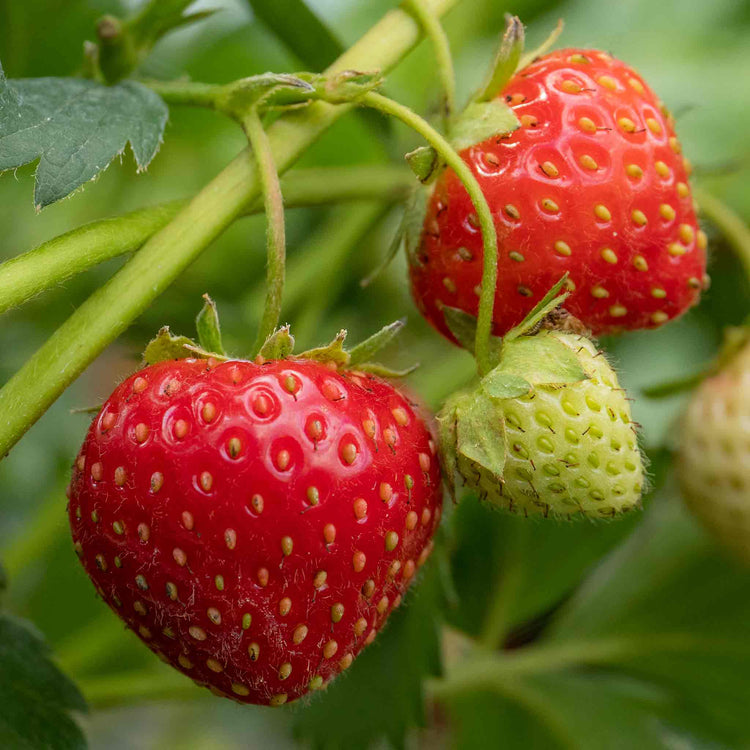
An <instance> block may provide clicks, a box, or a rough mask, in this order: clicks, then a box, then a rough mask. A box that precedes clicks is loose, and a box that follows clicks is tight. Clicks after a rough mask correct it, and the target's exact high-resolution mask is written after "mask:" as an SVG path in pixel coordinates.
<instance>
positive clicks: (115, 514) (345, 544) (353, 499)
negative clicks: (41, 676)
mask: <svg viewBox="0 0 750 750" xmlns="http://www.w3.org/2000/svg"><path fill="white" fill-rule="evenodd" d="M434 452H435V445H434V443H433V441H432V437H431V434H430V432H429V431H428V429H427V427H426V426H425V424H424V422H423V421H422V420H421V419H420V418H419V416H417V414H416V413H415V411H414V409H413V408H412V405H411V404H410V403H409V402H408V401H407V400H406V398H405V397H404V396H403V395H402V394H401V393H399V392H398V391H397V390H396V389H395V388H393V387H392V386H391V385H389V384H387V383H386V382H385V381H383V380H380V379H378V378H375V377H373V376H370V375H365V374H362V373H358V372H351V371H349V372H346V371H344V372H337V371H336V370H335V369H331V367H329V366H327V365H324V364H321V363H318V362H314V361H310V360H304V359H288V360H273V361H267V362H265V363H263V364H257V363H252V362H246V361H237V360H230V361H227V362H223V363H221V364H219V363H218V361H217V360H216V359H208V360H205V359H203V360H199V359H183V360H178V361H167V362H161V363H159V364H155V365H152V366H151V367H148V368H146V369H144V370H141V371H140V372H139V373H137V374H136V375H134V376H132V377H130V378H128V379H127V380H126V381H125V382H124V383H122V384H121V385H120V386H119V387H118V388H117V389H116V390H115V392H114V393H113V394H112V396H111V397H110V398H109V400H108V401H107V402H106V403H105V404H104V406H103V408H102V410H101V412H100V413H99V415H98V416H97V417H96V418H95V419H94V421H93V423H92V425H91V428H90V430H89V433H88V435H87V437H86V440H85V442H84V444H83V448H82V449H81V452H80V455H79V456H78V460H77V461H76V465H75V468H74V474H73V481H72V483H71V486H70V490H69V497H70V505H69V513H70V523H71V527H72V531H73V539H74V542H75V548H76V551H77V553H78V555H79V556H80V558H81V560H82V562H83V565H84V567H85V568H86V571H87V572H88V574H89V576H90V577H91V578H92V580H93V582H94V585H95V586H96V588H97V590H98V591H99V593H100V594H101V596H102V598H103V599H104V600H105V601H106V602H107V603H108V604H109V605H110V606H111V607H112V608H113V609H114V611H115V612H117V614H118V615H119V616H120V617H122V619H123V620H125V622H126V623H127V625H128V626H129V627H130V628H132V629H133V630H135V631H136V632H137V633H138V635H139V636H140V637H141V639H142V640H143V641H144V642H145V643H146V644H147V645H148V646H149V648H151V649H152V650H153V651H155V652H156V653H157V654H159V655H160V656H161V657H162V658H163V659H165V660H166V661H167V662H169V663H170V664H172V665H173V666H175V667H176V668H177V669H179V670H180V671H181V672H184V673H185V674H186V675H189V676H190V677H192V678H193V679H194V680H195V681H196V682H198V683H199V684H201V685H206V686H208V687H209V688H210V689H211V690H212V691H213V692H215V693H217V694H220V695H224V696H229V697H232V698H234V699H236V700H238V701H242V702H246V703H262V704H270V705H279V704H281V703H284V702H286V701H291V700H294V699H295V698H299V697H300V696H301V695H303V694H304V693H306V692H307V691H308V690H312V689H315V688H319V687H321V686H323V685H325V684H326V683H327V682H328V681H329V680H330V679H331V678H333V677H335V676H336V675H337V674H338V673H339V672H340V671H342V670H343V669H346V668H347V667H348V666H349V665H350V664H351V663H352V660H353V659H354V658H355V657H356V656H357V654H358V653H359V651H360V650H361V649H362V648H363V647H364V646H366V645H368V644H369V643H371V642H372V640H373V638H374V637H375V634H376V633H377V631H378V630H380V628H382V627H383V624H384V623H385V621H386V619H387V617H388V614H389V613H390V611H391V610H392V609H393V608H394V607H397V606H398V605H399V603H400V602H401V597H402V594H403V593H404V591H405V590H406V589H407V587H408V585H409V583H410V582H411V580H412V579H413V576H414V574H415V571H416V569H417V567H418V566H419V565H421V564H422V563H423V562H424V561H425V559H426V558H427V556H428V555H429V553H430V550H431V548H432V542H431V541H430V539H431V537H432V534H433V532H434V531H435V528H436V527H437V524H438V522H439V519H440V501H441V487H440V473H439V467H438V462H437V459H436V458H435V455H434Z"/></svg>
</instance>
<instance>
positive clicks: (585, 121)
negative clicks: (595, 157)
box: [578, 117, 596, 133]
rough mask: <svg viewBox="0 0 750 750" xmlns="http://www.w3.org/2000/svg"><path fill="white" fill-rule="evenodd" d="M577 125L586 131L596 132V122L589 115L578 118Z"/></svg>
mask: <svg viewBox="0 0 750 750" xmlns="http://www.w3.org/2000/svg"><path fill="white" fill-rule="evenodd" d="M578 127H579V128H581V130H583V131H584V132H586V133H596V123H595V122H594V121H593V120H592V119H591V118H590V117H582V118H581V119H580V120H578Z"/></svg>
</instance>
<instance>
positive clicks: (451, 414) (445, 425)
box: [435, 393, 466, 502]
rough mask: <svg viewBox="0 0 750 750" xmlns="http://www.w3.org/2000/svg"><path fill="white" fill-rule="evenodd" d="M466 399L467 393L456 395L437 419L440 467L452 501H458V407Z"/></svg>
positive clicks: (444, 406) (451, 397) (448, 401)
mask: <svg viewBox="0 0 750 750" xmlns="http://www.w3.org/2000/svg"><path fill="white" fill-rule="evenodd" d="M465 398H466V394H465V393H454V394H453V395H452V396H449V397H448V399H447V400H446V402H445V404H444V405H443V408H442V409H441V410H440V412H439V413H438V415H437V417H436V418H435V419H436V421H437V425H438V452H439V454H440V466H441V467H442V469H443V480H444V481H445V484H446V487H447V488H448V492H449V493H450V496H451V499H452V500H453V501H454V502H455V501H456V473H457V471H458V460H457V456H456V428H457V422H458V413H457V410H458V405H459V404H460V403H461V401H462V400H463V399H465Z"/></svg>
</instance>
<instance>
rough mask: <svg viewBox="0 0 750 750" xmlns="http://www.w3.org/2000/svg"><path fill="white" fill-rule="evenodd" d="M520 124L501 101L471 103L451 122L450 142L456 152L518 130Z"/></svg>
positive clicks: (511, 111)
mask: <svg viewBox="0 0 750 750" xmlns="http://www.w3.org/2000/svg"><path fill="white" fill-rule="evenodd" d="M520 127H521V123H520V122H519V121H518V118H517V117H516V115H515V113H514V112H513V110H512V109H511V108H510V107H509V106H508V105H507V104H506V103H505V102H504V101H503V100H502V99H492V100H491V101H488V102H472V103H471V104H469V105H468V106H467V107H466V109H465V110H464V111H463V112H462V113H461V114H460V115H459V116H458V117H457V118H456V119H455V120H454V121H453V124H452V125H451V132H450V140H451V144H452V145H453V147H454V148H455V149H456V151H462V150H463V149H465V148H469V146H475V145H476V144H477V143H481V142H482V141H486V140H487V139H488V138H499V137H502V136H503V135H508V134H509V133H512V132H513V131H514V130H518V128H520Z"/></svg>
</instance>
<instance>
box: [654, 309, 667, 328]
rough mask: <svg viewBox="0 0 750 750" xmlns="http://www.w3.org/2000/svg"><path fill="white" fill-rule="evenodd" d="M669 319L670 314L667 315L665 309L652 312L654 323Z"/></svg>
mask: <svg viewBox="0 0 750 750" xmlns="http://www.w3.org/2000/svg"><path fill="white" fill-rule="evenodd" d="M668 320H669V315H667V314H666V313H665V312H664V311H663V310H657V311H656V312H655V313H651V321H652V322H653V323H656V325H661V324H662V323H666V322H667V321H668Z"/></svg>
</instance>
